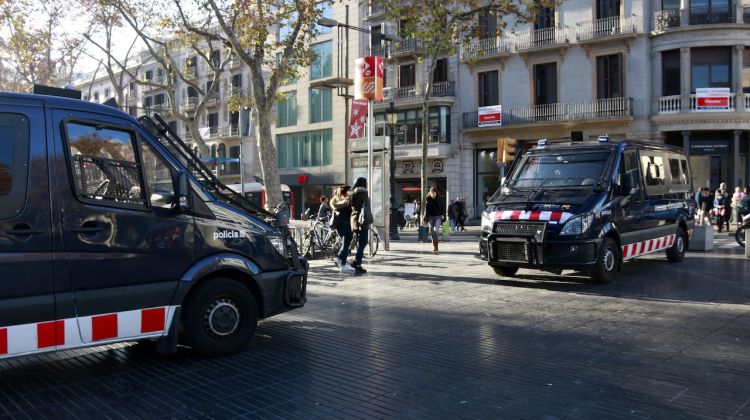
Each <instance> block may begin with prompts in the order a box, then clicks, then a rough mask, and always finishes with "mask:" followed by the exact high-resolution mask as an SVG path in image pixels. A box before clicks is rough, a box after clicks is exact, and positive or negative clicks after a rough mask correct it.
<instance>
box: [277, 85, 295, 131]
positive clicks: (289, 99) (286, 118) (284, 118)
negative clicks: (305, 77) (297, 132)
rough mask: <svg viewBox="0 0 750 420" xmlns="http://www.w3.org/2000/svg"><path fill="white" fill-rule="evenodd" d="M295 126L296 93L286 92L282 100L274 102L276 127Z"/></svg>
mask: <svg viewBox="0 0 750 420" xmlns="http://www.w3.org/2000/svg"><path fill="white" fill-rule="evenodd" d="M293 125H297V92H296V91H294V90H293V91H291V92H286V95H285V97H284V99H283V100H280V101H278V102H276V127H289V126H293Z"/></svg>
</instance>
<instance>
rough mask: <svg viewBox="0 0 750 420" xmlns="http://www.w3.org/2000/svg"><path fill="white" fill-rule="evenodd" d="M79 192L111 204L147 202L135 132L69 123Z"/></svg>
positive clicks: (87, 198) (80, 195) (96, 201)
mask: <svg viewBox="0 0 750 420" xmlns="http://www.w3.org/2000/svg"><path fill="white" fill-rule="evenodd" d="M65 132H66V139H67V142H68V144H67V145H68V151H69V153H70V165H71V167H72V173H73V179H74V185H75V193H76V195H77V196H78V198H80V199H82V200H84V201H88V202H91V203H92V204H101V205H107V206H111V205H114V206H122V207H129V208H132V207H145V206H146V205H147V202H146V198H145V194H144V188H143V178H142V174H141V165H140V164H139V163H138V160H137V156H136V154H135V147H134V144H135V141H134V133H133V132H131V131H127V130H124V129H118V128H111V127H98V126H94V125H90V124H87V123H77V122H76V123H72V122H70V123H66V124H65Z"/></svg>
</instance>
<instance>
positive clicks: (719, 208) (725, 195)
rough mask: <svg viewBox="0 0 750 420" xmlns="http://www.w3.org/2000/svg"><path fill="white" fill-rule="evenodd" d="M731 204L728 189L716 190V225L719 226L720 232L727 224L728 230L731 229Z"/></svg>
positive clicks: (714, 211) (714, 210)
mask: <svg viewBox="0 0 750 420" xmlns="http://www.w3.org/2000/svg"><path fill="white" fill-rule="evenodd" d="M729 204H730V203H729V192H727V190H723V191H722V190H716V194H715V198H714V208H713V214H714V217H716V225H717V226H718V227H719V233H721V230H722V229H723V228H724V225H725V224H726V226H727V231H729V217H728V216H729V212H728V210H727V209H728V207H729Z"/></svg>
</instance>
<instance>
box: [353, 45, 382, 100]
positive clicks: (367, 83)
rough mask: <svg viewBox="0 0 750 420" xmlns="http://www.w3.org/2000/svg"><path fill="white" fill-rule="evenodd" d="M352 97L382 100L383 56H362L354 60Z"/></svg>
mask: <svg viewBox="0 0 750 420" xmlns="http://www.w3.org/2000/svg"><path fill="white" fill-rule="evenodd" d="M356 66H357V71H356V72H355V73H354V98H355V99H371V100H373V101H382V100H383V57H372V56H370V57H363V58H358V59H357V61H356Z"/></svg>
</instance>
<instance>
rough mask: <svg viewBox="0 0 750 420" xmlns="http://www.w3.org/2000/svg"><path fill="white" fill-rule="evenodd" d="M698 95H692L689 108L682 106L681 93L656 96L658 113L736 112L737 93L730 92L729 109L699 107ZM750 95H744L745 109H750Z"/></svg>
mask: <svg viewBox="0 0 750 420" xmlns="http://www.w3.org/2000/svg"><path fill="white" fill-rule="evenodd" d="M696 96H697V95H690V100H689V103H688V105H687V108H685V107H683V106H682V97H681V96H680V95H671V96H659V97H657V98H656V106H657V113H658V114H660V115H664V114H679V113H681V112H734V111H735V109H736V108H735V104H736V97H737V94H734V93H730V94H729V108H728V109H715V110H705V109H698V107H697V105H696V104H697V99H696ZM748 99H750V96H745V97H744V102H743V104H744V106H745V109H750V107H748V104H750V101H749V100H748Z"/></svg>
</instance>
